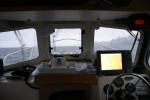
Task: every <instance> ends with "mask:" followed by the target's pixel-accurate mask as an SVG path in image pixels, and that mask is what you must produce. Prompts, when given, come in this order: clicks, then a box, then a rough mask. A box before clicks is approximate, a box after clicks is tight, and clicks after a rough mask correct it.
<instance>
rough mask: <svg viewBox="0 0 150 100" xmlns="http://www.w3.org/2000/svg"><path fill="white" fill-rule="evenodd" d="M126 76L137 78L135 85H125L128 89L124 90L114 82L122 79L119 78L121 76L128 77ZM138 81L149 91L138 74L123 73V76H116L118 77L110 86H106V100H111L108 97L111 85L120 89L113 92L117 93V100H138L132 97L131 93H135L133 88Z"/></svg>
mask: <svg viewBox="0 0 150 100" xmlns="http://www.w3.org/2000/svg"><path fill="white" fill-rule="evenodd" d="M128 75H130V76H131V77H132V76H135V77H137V78H138V81H137V82H136V83H135V84H133V83H127V84H128V86H129V87H130V89H129V88H126V89H125V88H123V87H122V86H120V85H121V84H118V83H117V82H116V81H117V80H118V79H122V78H121V77H122V76H128ZM140 80H142V81H143V82H144V83H145V84H146V85H147V86H148V87H149V89H150V84H149V83H148V82H147V80H146V79H144V78H143V77H142V76H140V75H138V74H134V73H124V74H120V75H118V76H117V77H116V78H115V79H114V80H113V81H112V82H111V84H110V85H109V86H108V89H107V93H106V100H111V99H110V98H109V95H110V90H111V88H112V85H113V84H116V85H118V87H119V88H120V89H118V90H117V91H115V92H117V100H138V99H137V98H138V96H134V95H133V93H134V91H135V89H136V88H135V86H136V85H137V84H138V83H139V81H140ZM127 84H126V85H127Z"/></svg>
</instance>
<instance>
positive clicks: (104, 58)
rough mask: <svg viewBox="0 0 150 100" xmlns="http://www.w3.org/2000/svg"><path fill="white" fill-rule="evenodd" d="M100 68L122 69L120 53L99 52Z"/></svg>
mask: <svg viewBox="0 0 150 100" xmlns="http://www.w3.org/2000/svg"><path fill="white" fill-rule="evenodd" d="M101 70H122V55H121V54H120V53H113V54H101Z"/></svg>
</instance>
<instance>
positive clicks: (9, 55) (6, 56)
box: [3, 46, 35, 65]
mask: <svg viewBox="0 0 150 100" xmlns="http://www.w3.org/2000/svg"><path fill="white" fill-rule="evenodd" d="M33 47H35V46H33ZM33 47H29V48H25V49H23V50H19V51H16V52H13V53H9V54H7V55H6V56H5V57H4V60H3V63H4V65H5V60H6V58H7V57H8V56H11V55H13V54H16V53H19V52H21V51H24V50H28V49H30V48H33ZM31 54H32V53H31ZM31 54H30V55H31ZM30 57H31V56H30ZM30 57H29V59H30Z"/></svg>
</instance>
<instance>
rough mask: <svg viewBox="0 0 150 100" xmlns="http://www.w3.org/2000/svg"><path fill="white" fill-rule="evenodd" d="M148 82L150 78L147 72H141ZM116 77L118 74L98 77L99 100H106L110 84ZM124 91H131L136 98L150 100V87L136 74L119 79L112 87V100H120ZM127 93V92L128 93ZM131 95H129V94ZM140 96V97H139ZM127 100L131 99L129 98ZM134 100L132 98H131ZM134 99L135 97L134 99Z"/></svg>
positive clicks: (110, 94) (110, 93)
mask: <svg viewBox="0 0 150 100" xmlns="http://www.w3.org/2000/svg"><path fill="white" fill-rule="evenodd" d="M140 75H141V76H142V77H144V79H146V80H147V81H148V82H149V81H150V78H149V77H148V75H146V74H140ZM115 78H116V76H102V77H98V80H97V81H98V96H99V100H106V92H107V89H108V86H109V84H110V83H111V82H112V81H113V80H114V79H115ZM120 88H121V89H122V90H123V91H126V92H130V93H131V94H132V95H133V96H134V97H136V100H150V92H149V91H150V89H149V88H148V86H147V85H146V84H145V82H144V81H142V80H141V79H139V78H138V77H136V76H132V75H125V76H122V77H120V78H119V79H117V80H116V81H115V82H114V84H112V86H111V87H110V91H109V97H110V100H120V95H121V94H120V93H121V92H122V91H121V90H120ZM126 94H127V93H126ZM128 97H129V96H128ZM137 98H138V99H137ZM127 100H130V99H129V98H128V99H127ZM131 100H132V99H131ZM133 100H134V99H133Z"/></svg>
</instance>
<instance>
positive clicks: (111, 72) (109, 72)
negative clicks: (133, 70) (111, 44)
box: [96, 50, 124, 75]
mask: <svg viewBox="0 0 150 100" xmlns="http://www.w3.org/2000/svg"><path fill="white" fill-rule="evenodd" d="M123 52H124V51H123V50H115V51H97V66H96V73H97V75H118V74H121V73H123V72H124V67H123V66H124V63H123V62H124V59H123ZM115 53H120V54H121V56H122V69H121V70H119V69H117V70H102V68H101V56H100V55H101V54H115Z"/></svg>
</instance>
